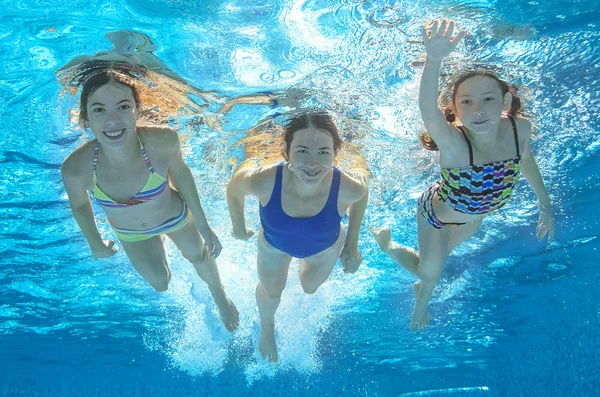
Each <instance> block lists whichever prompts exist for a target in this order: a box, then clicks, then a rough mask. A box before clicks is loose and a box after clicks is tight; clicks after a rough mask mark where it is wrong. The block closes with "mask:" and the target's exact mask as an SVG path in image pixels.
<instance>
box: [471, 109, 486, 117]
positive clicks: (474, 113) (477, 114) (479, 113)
mask: <svg viewBox="0 0 600 397" xmlns="http://www.w3.org/2000/svg"><path fill="white" fill-rule="evenodd" d="M483 115H484V113H483V112H482V111H480V110H478V111H475V112H473V117H483Z"/></svg>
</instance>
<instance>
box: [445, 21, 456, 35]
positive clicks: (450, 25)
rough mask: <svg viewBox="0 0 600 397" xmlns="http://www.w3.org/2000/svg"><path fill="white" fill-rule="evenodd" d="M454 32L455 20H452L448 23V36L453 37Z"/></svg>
mask: <svg viewBox="0 0 600 397" xmlns="http://www.w3.org/2000/svg"><path fill="white" fill-rule="evenodd" d="M453 33H454V21H450V23H449V24H448V29H447V30H446V36H448V37H452V34H453Z"/></svg>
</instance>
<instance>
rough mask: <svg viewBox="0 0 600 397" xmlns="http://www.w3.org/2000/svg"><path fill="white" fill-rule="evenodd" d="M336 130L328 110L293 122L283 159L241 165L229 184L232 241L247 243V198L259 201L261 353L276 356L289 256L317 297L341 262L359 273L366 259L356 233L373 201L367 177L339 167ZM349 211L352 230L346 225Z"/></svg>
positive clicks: (305, 286)
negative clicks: (277, 314) (279, 310)
mask: <svg viewBox="0 0 600 397" xmlns="http://www.w3.org/2000/svg"><path fill="white" fill-rule="evenodd" d="M341 143H342V142H341V139H340V137H339V134H338V131H337V128H336V126H335V124H334V122H333V120H332V119H331V117H330V116H329V115H327V114H325V113H304V114H301V115H299V116H295V117H293V118H292V119H291V120H290V122H289V123H288V124H287V126H286V128H285V133H284V144H283V146H284V147H283V156H284V158H285V161H284V162H281V163H279V164H273V165H269V166H264V167H258V168H256V167H248V166H243V165H242V167H240V169H238V171H237V172H236V173H235V175H234V176H233V177H232V179H231V181H230V182H229V185H228V187H227V203H228V205H229V213H230V215H231V221H232V224H233V236H234V237H236V238H238V239H242V240H247V239H248V238H250V237H251V236H252V235H253V233H254V232H253V231H250V230H247V229H246V221H245V219H244V201H245V196H246V195H252V196H256V197H257V198H258V199H259V201H260V219H261V230H260V232H259V235H258V276H259V280H260V282H259V283H258V285H257V287H256V302H257V305H258V310H259V314H260V324H261V327H260V340H259V345H258V350H259V352H260V353H261V355H262V357H263V358H266V359H268V360H269V361H271V362H276V361H277V359H278V354H277V345H276V342H275V311H276V310H277V307H278V306H279V302H280V299H281V293H282V291H283V289H284V288H285V284H286V281H287V275H288V269H289V265H290V262H291V260H292V258H294V257H295V258H299V259H300V282H301V284H302V288H303V289H304V292H306V293H307V294H312V293H314V292H315V291H316V290H317V289H318V288H319V286H320V285H321V284H323V283H324V282H325V280H327V278H328V277H329V274H330V273H331V271H332V270H333V267H334V265H335V263H336V261H337V259H338V258H341V261H342V264H343V266H344V271H345V272H347V273H354V272H356V270H357V269H358V266H359V265H360V263H361V261H362V257H361V255H360V252H359V251H358V233H359V229H360V224H361V222H362V219H363V215H364V212H365V208H366V206H367V201H368V182H367V177H366V176H365V175H362V174H350V173H347V172H344V171H342V170H339V169H337V168H335V167H334V161H335V158H336V155H337V153H338V151H339V149H340V146H341ZM347 210H349V221H348V233H347V234H346V231H345V230H344V228H343V227H342V225H341V219H342V215H343V214H344V213H345V212H346V211H347Z"/></svg>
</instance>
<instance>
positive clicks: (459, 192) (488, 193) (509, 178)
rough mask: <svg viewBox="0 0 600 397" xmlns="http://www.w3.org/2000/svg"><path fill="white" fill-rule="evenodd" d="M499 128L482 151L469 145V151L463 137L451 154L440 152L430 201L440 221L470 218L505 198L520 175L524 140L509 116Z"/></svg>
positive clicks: (470, 219)
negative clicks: (495, 139) (436, 186)
mask: <svg viewBox="0 0 600 397" xmlns="http://www.w3.org/2000/svg"><path fill="white" fill-rule="evenodd" d="M515 121H516V120H515ZM500 128H501V129H500V132H499V134H501V135H500V139H499V141H498V143H497V144H496V145H494V147H493V150H488V151H482V150H479V149H478V148H477V147H476V146H475V145H471V148H472V152H471V153H469V145H468V144H467V142H466V141H465V138H463V144H462V145H460V144H459V145H458V150H455V151H454V152H455V153H454V155H451V156H448V154H449V153H448V152H449V151H448V150H447V151H446V152H443V153H441V154H440V165H441V167H442V181H441V188H440V189H439V190H438V191H437V192H436V193H435V194H434V197H433V202H432V204H433V210H434V212H435V214H436V216H437V217H438V218H439V219H440V220H442V221H443V222H447V223H464V222H473V221H475V220H478V219H481V218H483V217H484V216H485V215H487V213H489V212H490V211H493V210H495V209H498V208H500V207H502V206H503V205H504V204H506V202H507V201H508V199H509V197H510V195H511V193H512V189H513V188H514V184H515V183H516V181H517V180H518V178H519V175H520V165H521V156H520V154H521V150H522V149H521V148H523V147H524V146H525V143H526V142H524V141H523V140H522V135H521V136H519V134H518V133H516V132H515V131H514V130H513V125H512V123H511V121H510V120H509V119H502V121H501V126H500ZM515 134H516V135H517V136H516V141H515ZM461 138H462V137H461ZM467 139H468V138H467ZM517 151H518V153H517ZM450 152H451V151H450ZM444 154H446V155H445V156H444ZM451 154H452V152H451ZM471 156H472V158H470V157H471ZM471 161H472V164H470V163H471Z"/></svg>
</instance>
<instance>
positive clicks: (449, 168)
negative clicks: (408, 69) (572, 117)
mask: <svg viewBox="0 0 600 397" xmlns="http://www.w3.org/2000/svg"><path fill="white" fill-rule="evenodd" d="M453 31H454V22H447V21H446V20H443V19H442V20H440V21H434V22H433V26H432V28H431V30H430V31H429V32H427V31H426V30H425V29H423V40H424V42H425V49H426V51H427V59H426V61H425V68H424V70H423V76H422V77H421V88H420V93H419V107H420V109H421V115H422V117H423V122H424V123H425V127H426V129H427V133H426V134H423V135H422V136H421V142H422V143H423V146H425V148H427V149H429V150H439V151H440V167H441V171H442V172H441V180H440V182H438V183H435V184H433V185H432V186H430V187H429V188H428V189H427V190H426V191H425V192H424V193H423V195H422V196H421V198H420V200H419V203H418V214H417V223H418V232H419V252H418V253H417V252H416V251H414V250H413V249H411V248H408V247H404V246H401V245H399V244H396V243H394V242H393V241H391V239H390V230H389V229H387V228H380V229H373V230H371V232H372V233H373V235H374V236H375V239H376V240H377V242H378V244H379V247H380V248H381V250H382V251H383V252H385V253H386V254H387V255H389V256H390V257H391V258H393V259H394V260H395V261H396V262H398V263H399V264H400V265H401V266H402V267H404V268H405V269H406V270H408V271H409V272H411V273H413V274H414V275H415V276H417V277H418V278H419V279H420V281H418V282H416V283H415V284H414V286H413V289H414V293H415V296H416V303H415V309H414V311H413V314H412V319H411V323H410V329H411V330H412V331H415V330H417V329H418V330H421V329H423V328H424V327H425V326H427V324H428V323H429V313H428V309H427V308H428V304H429V301H430V299H431V294H432V292H433V289H434V287H435V284H436V283H437V282H438V281H439V279H440V276H441V274H442V270H443V269H444V265H445V264H446V261H447V259H448V256H449V255H450V252H451V251H452V249H453V248H454V247H456V246H457V245H458V244H460V243H461V242H463V241H465V240H466V239H468V238H470V237H471V236H473V234H475V232H476V231H477V230H478V229H479V226H480V225H481V221H482V220H483V218H484V217H485V216H486V215H487V214H488V213H490V212H491V211H494V210H497V209H499V208H501V207H502V206H504V205H505V204H506V203H507V202H508V200H509V198H510V196H511V194H512V192H513V189H514V187H515V183H516V182H517V180H518V179H519V176H520V175H523V176H524V177H525V178H526V179H527V181H528V182H529V184H530V185H531V187H532V189H533V191H534V193H535V195H536V197H537V199H538V206H539V209H540V217H539V222H538V226H537V238H538V239H539V240H541V239H542V238H543V237H544V235H546V234H548V241H549V242H551V241H552V239H553V236H554V221H553V216H552V208H551V203H550V198H549V197H548V193H547V192H546V188H545V186H544V182H543V180H542V177H541V175H540V171H539V169H538V166H537V163H536V162H535V159H534V158H533V156H532V154H531V148H530V145H529V141H530V136H531V124H530V123H529V122H528V121H527V120H524V119H521V118H519V117H516V116H515V114H516V113H517V111H518V110H519V109H520V107H521V101H520V99H519V98H518V97H517V96H516V95H515V93H514V90H513V89H511V88H510V87H509V86H508V85H507V84H506V83H505V82H503V81H502V80H500V79H499V78H498V77H496V76H495V75H493V74H488V73H479V72H475V73H468V74H465V75H463V76H462V77H460V78H459V79H458V80H456V83H455V84H454V89H453V92H452V109H449V110H451V111H449V112H447V113H446V116H445V115H444V113H442V112H441V111H440V109H439V108H438V105H437V97H438V75H439V72H440V68H441V62H442V59H443V58H444V57H446V56H448V55H449V54H450V53H451V52H452V50H453V49H454V48H455V47H456V45H457V44H458V43H459V42H460V40H461V39H462V37H463V36H464V32H459V33H458V34H457V35H456V37H453ZM503 112H505V115H503Z"/></svg>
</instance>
